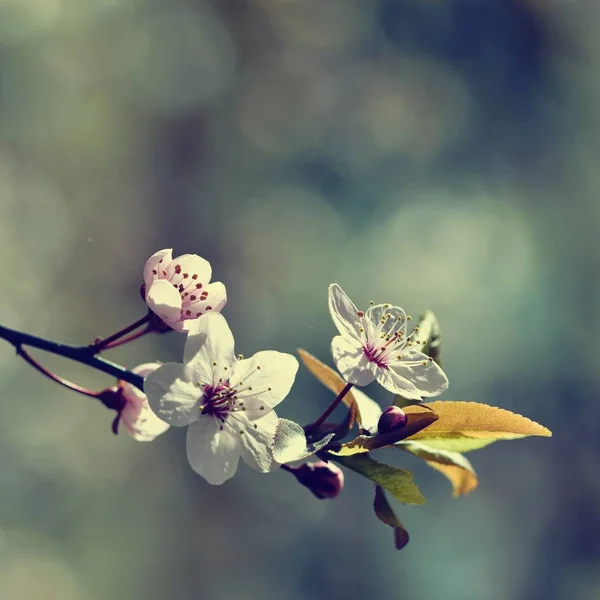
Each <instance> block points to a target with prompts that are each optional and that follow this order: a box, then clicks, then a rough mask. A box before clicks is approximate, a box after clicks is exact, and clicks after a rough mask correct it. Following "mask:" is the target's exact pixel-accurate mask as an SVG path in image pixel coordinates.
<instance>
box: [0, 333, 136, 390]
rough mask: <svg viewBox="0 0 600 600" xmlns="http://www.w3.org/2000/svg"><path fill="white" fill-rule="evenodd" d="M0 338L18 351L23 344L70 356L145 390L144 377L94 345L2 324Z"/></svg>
mask: <svg viewBox="0 0 600 600" xmlns="http://www.w3.org/2000/svg"><path fill="white" fill-rule="evenodd" d="M0 339H3V340H6V341H7V342H9V343H10V344H12V345H13V346H14V347H15V349H16V350H17V353H18V352H19V349H20V348H21V347H22V346H31V347H32V348H37V349H39V350H44V351H45V352H50V353H51V354H56V355H57V356H62V357H64V358H68V359H70V360H73V361H75V362H78V363H81V364H84V365H87V366H88V367H92V368H93V369H96V370H97V371H101V372H102V373H106V374H107V375H112V376H113V377H116V378H117V379H122V380H123V381H127V382H128V383H131V385H134V386H135V387H137V388H138V389H140V390H142V391H144V378H143V377H141V376H140V375H137V374H136V373H133V372H131V371H129V370H127V369H126V368H125V367H122V366H121V365H118V364H116V363H113V362H111V361H109V360H106V359H104V358H101V357H99V356H95V354H96V351H95V350H94V348H93V346H72V345H70V344H62V343H60V342H54V341H52V340H47V339H44V338H41V337H38V336H35V335H30V334H28V333H23V332H22V331H17V330H15V329H10V328H8V327H4V326H3V325H0Z"/></svg>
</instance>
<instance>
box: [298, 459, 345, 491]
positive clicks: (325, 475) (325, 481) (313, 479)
mask: <svg viewBox="0 0 600 600" xmlns="http://www.w3.org/2000/svg"><path fill="white" fill-rule="evenodd" d="M292 472H293V473H294V475H295V476H296V479H297V480H298V481H299V483H301V484H302V485H304V486H306V487H307V488H308V489H309V490H310V491H311V492H312V493H313V494H314V495H315V496H316V497H317V498H319V499H320V500H325V499H330V498H335V497H336V496H338V495H339V493H340V492H341V491H342V488H343V487H344V473H343V471H342V470H341V469H340V468H339V467H338V466H337V465H334V464H333V463H330V462H324V461H322V460H319V461H317V462H313V463H305V464H303V465H300V466H299V467H295V468H293V471H292Z"/></svg>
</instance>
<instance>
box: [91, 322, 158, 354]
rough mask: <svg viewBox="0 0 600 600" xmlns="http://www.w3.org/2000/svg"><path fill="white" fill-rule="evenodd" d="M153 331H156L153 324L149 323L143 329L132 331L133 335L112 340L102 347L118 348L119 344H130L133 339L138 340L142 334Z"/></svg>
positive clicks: (106, 348)
mask: <svg viewBox="0 0 600 600" xmlns="http://www.w3.org/2000/svg"><path fill="white" fill-rule="evenodd" d="M151 331H154V329H153V327H152V325H147V326H146V327H144V329H142V330H141V331H136V332H135V333H132V334H131V335H128V336H126V337H124V338H121V339H119V340H115V341H114V342H111V343H110V344H108V345H105V346H104V347H103V348H102V350H112V349H113V348H117V347H118V346H123V345H125V344H128V343H129V342H133V340H137V339H138V338H141V337H142V336H144V335H146V334H147V333H150V332H151Z"/></svg>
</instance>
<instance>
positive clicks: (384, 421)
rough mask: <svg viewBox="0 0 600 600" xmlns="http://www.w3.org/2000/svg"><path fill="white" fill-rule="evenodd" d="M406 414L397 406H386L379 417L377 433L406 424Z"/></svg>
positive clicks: (394, 429) (389, 430) (387, 431)
mask: <svg viewBox="0 0 600 600" xmlns="http://www.w3.org/2000/svg"><path fill="white" fill-rule="evenodd" d="M406 420H407V419H406V414H405V412H404V411H403V410H402V409H401V408H400V407H399V406H388V407H387V408H386V409H385V410H384V411H383V412H382V413H381V416H380V417H379V422H378V423H377V431H378V433H390V432H391V431H396V430H397V429H402V427H404V426H405V425H406Z"/></svg>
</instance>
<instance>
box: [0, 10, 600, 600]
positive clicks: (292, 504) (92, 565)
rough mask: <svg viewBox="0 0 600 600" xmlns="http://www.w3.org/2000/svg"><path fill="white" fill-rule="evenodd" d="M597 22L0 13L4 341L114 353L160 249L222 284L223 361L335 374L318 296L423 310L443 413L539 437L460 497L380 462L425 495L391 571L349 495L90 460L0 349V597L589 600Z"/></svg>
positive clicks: (166, 452) (503, 457)
mask: <svg viewBox="0 0 600 600" xmlns="http://www.w3.org/2000/svg"><path fill="white" fill-rule="evenodd" d="M599 18H600V5H598V3H597V1H596V0H571V1H567V0H545V1H535V0H486V2H480V1H476V0H444V1H441V0H419V1H417V0H397V1H392V0H385V1H384V0H381V1H376V0H301V1H300V0H260V1H259V0H248V1H246V2H244V1H242V0H220V1H218V2H217V1H214V2H208V1H201V0H197V1H192V0H187V1H186V0H170V1H167V0H123V1H119V0H0V214H1V215H2V218H1V220H0V242H1V249H2V279H1V284H0V285H1V286H2V293H1V295H0V315H1V319H2V322H3V323H4V324H5V325H8V326H12V327H16V328H21V329H23V330H25V331H28V332H31V333H36V334H39V335H45V336H47V337H51V338H53V339H59V340H64V341H70V342H73V343H87V342H89V341H91V340H92V339H94V338H95V337H96V336H101V335H107V334H109V333H112V332H113V331H115V330H117V329H119V328H120V327H122V326H125V325H127V324H128V323H130V322H132V321H134V320H135V319H137V318H139V317H141V316H142V315H143V314H144V308H145V307H144V304H143V303H142V301H141V300H140V298H139V293H138V290H139V286H140V284H141V271H142V268H143V265H144V262H145V260H146V259H147V258H148V256H150V255H151V254H152V253H153V252H154V251H156V250H158V249H160V248H165V247H174V249H175V255H178V254H182V253H187V252H193V253H198V254H200V255H202V256H204V257H206V258H207V259H208V260H210V261H211V263H212V264H213V269H214V279H215V280H221V281H223V282H224V283H225V284H226V285H227V289H228V293H229V303H228V305H227V307H226V309H225V311H224V314H225V315H226V316H227V318H228V320H229V322H230V325H231V327H232V330H233V332H234V335H235V336H236V343H237V346H236V350H237V351H238V352H242V353H244V354H245V355H246V356H249V355H251V354H252V353H254V352H255V351H257V350H262V349H278V350H281V351H287V352H294V351H295V349H296V348H297V347H298V346H302V347H304V348H306V349H307V350H309V351H310V352H312V353H313V354H315V355H317V356H319V357H320V358H321V359H323V360H325V361H327V362H331V358H330V354H329V343H330V341H331V338H332V336H333V334H334V332H335V330H334V327H333V324H332V322H331V320H330V318H329V316H328V313H327V285H328V284H329V283H330V282H332V281H337V282H338V283H340V284H341V285H342V287H343V288H344V289H345V290H346V291H347V292H348V294H349V295H350V296H351V297H352V298H353V299H354V300H355V302H356V303H357V304H358V305H360V306H363V307H364V306H366V305H367V303H368V301H369V300H376V301H383V302H385V301H387V302H391V303H395V304H400V305H402V306H403V307H404V308H406V309H407V310H408V311H409V312H411V313H412V314H413V315H417V314H418V313H419V311H421V310H424V309H426V308H430V309H432V310H434V311H435V312H436V314H437V316H438V318H439V320H440V322H441V325H442V328H443V334H444V340H443V350H442V351H443V358H444V366H445V369H446V372H447V374H448V376H449V378H450V389H449V391H448V392H447V393H446V394H444V396H443V398H444V399H453V400H475V401H479V402H484V403H489V404H492V405H497V406H502V407H504V408H507V409H510V410H514V411H516V412H520V413H522V414H525V415H526V416H528V417H531V418H533V419H534V420H536V421H539V422H541V423H542V424H544V425H546V426H548V427H549V428H550V429H552V430H553V431H554V437H553V438H551V439H529V440H523V441H514V442H499V443H498V444H496V445H494V446H491V447H489V448H487V449H484V450H482V451H480V452H478V453H474V454H472V455H470V458H471V460H472V462H473V464H474V466H475V468H476V470H477V471H478V473H479V476H480V486H479V488H478V489H477V490H476V491H475V492H473V493H472V494H470V495H469V496H467V497H465V498H461V499H458V500H454V499H452V498H451V496H450V486H449V484H448V483H447V481H445V480H444V479H443V478H442V477H441V476H440V475H439V474H438V473H435V472H434V471H433V470H431V469H428V468H427V467H426V466H425V465H421V464H419V462H418V461H417V459H415V458H413V457H410V456H404V455H402V456H398V455H396V454H394V453H392V454H387V455H386V454H385V453H383V455H382V458H384V459H386V458H388V459H390V460H394V461H396V464H403V465H404V466H407V467H408V468H414V470H415V474H416V477H417V482H418V483H419V485H420V487H421V489H422V490H423V492H424V493H425V495H426V496H427V497H428V499H429V505H427V506H422V507H401V506H398V507H397V508H398V514H399V516H400V518H401V519H402V520H403V522H404V523H405V524H406V526H407V528H408V529H409V531H410V533H411V536H412V539H411V542H410V544H409V545H408V546H407V548H406V549H405V550H404V551H402V552H396V551H395V550H394V549H393V542H392V534H391V530H390V529H389V528H387V527H385V526H384V525H383V524H381V523H379V522H378V521H377V520H376V518H375V516H374V515H373V513H372V511H371V504H372V487H371V486H370V485H368V483H367V482H366V481H365V480H362V479H360V478H359V477H358V476H355V475H353V474H348V475H347V478H346V479H347V483H346V487H345V490H344V493H343V494H342V496H341V497H340V498H339V499H338V500H336V501H329V502H327V501H318V500H317V499H315V498H313V497H312V496H311V495H310V493H309V492H308V491H307V490H306V489H304V488H301V487H300V486H298V485H297V484H296V483H295V481H294V480H293V478H292V477H290V476H289V475H288V474H286V473H283V472H277V473H275V474H272V475H268V476H267V475H260V474H257V473H255V472H252V471H250V470H249V469H248V468H246V467H245V466H243V465H242V466H241V467H240V470H239V473H238V475H237V476H236V477H235V478H234V479H233V480H232V481H230V482H228V483H227V484H225V485H223V486H222V487H217V488H213V487H211V486H209V485H207V484H206V483H204V481H203V480H202V479H201V478H199V477H198V476H196V475H195V474H194V473H193V472H192V471H191V469H190V468H189V467H188V465H187V461H186V457H185V451H184V441H185V440H184V432H183V431H182V430H174V429H171V430H170V431H169V432H168V433H167V434H165V435H164V436H162V437H161V438H159V439H158V440H157V441H156V442H154V443H152V444H141V443H136V442H134V441H133V440H131V439H130V438H129V437H128V436H127V435H125V434H121V435H119V436H118V437H114V436H113V435H112V434H111V432H110V423H111V420H112V415H111V414H110V413H109V412H108V411H106V409H104V408H103V407H102V406H101V405H99V404H94V402H93V401H91V400H87V399H86V398H84V397H80V396H77V395H75V394H72V393H69V392H66V391H64V390H61V389H59V388H58V387H57V386H54V385H53V384H51V383H50V382H49V381H47V380H45V379H44V378H42V377H41V376H39V375H37V374H35V373H34V372H33V371H32V370H31V369H30V368H29V367H27V365H25V364H24V363H23V362H22V361H19V360H18V359H17V358H16V357H15V355H14V352H13V350H12V349H11V348H10V347H9V346H8V345H7V344H2V345H1V346H0V389H1V393H0V400H1V403H0V411H1V412H0V590H1V592H0V596H1V597H2V598H3V599H4V598H6V599H7V600H13V599H15V600H29V599H32V600H34V599H38V598H39V599H44V600H55V599H56V600H79V599H82V600H100V599H107V598H110V599H111V600H125V599H127V600H137V599H144V600H154V599H156V600H158V599H161V600H162V599H166V598H177V599H181V600H188V599H190V600H191V599H194V600H196V599H201V598H208V599H211V600H212V599H215V600H220V599H229V598H243V599H248V600H254V599H256V600H263V599H266V598H271V597H273V598H285V599H286V600H297V599H303V598H310V599H317V600H318V599H321V598H322V599H328V600H330V599H332V598H360V597H368V598H378V599H381V600H387V599H390V600H391V599H400V598H402V599H407V600H471V599H472V600H538V599H539V600H542V599H543V600H563V599H565V598H569V599H572V598H573V599H582V600H583V599H591V600H593V599H596V598H598V597H600V574H599V572H598V569H597V565H598V559H599V558H600V543H599V541H598V538H599V536H598V534H599V532H600V510H599V508H598V506H599V492H600V480H599V479H598V457H599V450H600V442H599V441H598V440H599V439H600V438H599V437H598V433H597V424H598V398H599V393H598V392H599V385H600V379H599V375H598V371H599V370H598V364H599V363H600V345H599V344H598V341H597V340H598V334H599V333H600V332H599V329H600V318H599V314H600V313H599V310H598V309H599V307H600V302H599V283H598V275H597V273H598V267H599V256H600V253H599V250H600V241H599V240H600V238H599V235H598V229H599V225H600V202H599V201H598V192H599V190H600V169H599V168H598V156H599V139H598V132H599V128H598V119H599V117H600V109H599V108H598V107H599V106H600V102H599V100H600V87H599V82H600V78H599V75H598V74H599V68H600V42H599V40H600V38H599V37H598V35H597V23H598V19H599ZM182 346H183V339H182V337H181V336H179V335H177V334H174V333H173V334H170V335H169V336H155V337H153V338H147V339H144V340H141V341H140V342H139V343H136V344H134V345H132V346H131V347H127V348H124V349H119V350H116V351H114V352H112V353H111V355H110V356H111V357H113V358H114V359H115V360H117V361H121V362H123V363H125V364H127V365H128V366H130V367H133V366H135V365H136V364H139V363H143V362H148V361H153V360H163V361H164V360H180V359H181V356H182V354H181V351H182ZM36 356H37V355H36ZM47 364H48V365H50V366H52V367H53V368H55V369H57V370H59V371H60V372H61V373H62V374H64V375H66V376H70V377H72V378H74V379H76V380H78V381H82V382H84V383H87V384H89V385H91V386H93V387H95V388H101V387H102V386H104V385H111V384H112V383H113V382H111V381H109V380H108V379H105V378H103V377H102V376H100V375H97V374H95V373H88V372H87V371H86V370H84V369H82V368H81V367H79V366H77V365H74V364H63V363H62V362H61V361H59V360H56V359H54V358H53V357H50V358H49V359H48V362H47ZM368 391H369V393H372V395H373V396H375V397H377V398H378V399H379V400H381V402H382V404H385V403H386V402H387V403H389V402H390V396H389V395H386V393H385V392H384V391H383V390H378V389H372V388H370V389H369V390H368ZM330 399H331V396H330V395H329V393H328V392H327V391H326V390H325V389H324V388H321V387H320V386H319V384H318V383H317V382H316V381H314V380H312V379H311V377H310V375H309V374H308V372H307V371H306V370H304V369H301V370H300V372H299V374H298V377H297V385H296V386H295V387H294V389H293V390H292V393H291V394H290V396H289V398H288V399H287V400H286V401H285V402H284V403H283V404H282V405H281V407H280V409H279V411H278V412H279V414H280V415H281V416H284V417H287V418H292V419H295V420H298V421H302V422H308V421H309V420H310V419H311V418H314V417H315V416H316V415H317V414H319V413H320V412H321V411H322V410H323V408H324V407H325V406H326V405H327V403H328V402H329V401H330ZM398 454H399V453H398Z"/></svg>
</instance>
